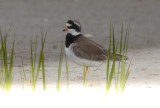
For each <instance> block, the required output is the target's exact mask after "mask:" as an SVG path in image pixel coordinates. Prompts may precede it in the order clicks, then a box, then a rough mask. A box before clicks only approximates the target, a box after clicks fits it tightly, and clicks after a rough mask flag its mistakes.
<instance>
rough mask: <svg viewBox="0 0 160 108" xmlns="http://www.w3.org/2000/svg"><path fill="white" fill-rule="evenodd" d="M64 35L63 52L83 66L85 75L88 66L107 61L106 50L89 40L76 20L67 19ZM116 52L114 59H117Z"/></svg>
mask: <svg viewBox="0 0 160 108" xmlns="http://www.w3.org/2000/svg"><path fill="white" fill-rule="evenodd" d="M63 31H66V32H67V34H66V37H65V53H66V56H67V58H68V59H70V60H71V61H73V62H74V63H76V64H78V65H81V66H85V67H86V70H85V76H86V75H87V72H88V67H97V66H99V65H101V64H102V63H104V62H106V61H107V57H108V50H107V49H105V48H104V47H103V46H101V45H100V44H98V43H96V42H95V41H93V40H91V39H90V38H88V37H86V36H85V35H83V34H82V33H81V24H80V23H79V21H77V20H68V21H67V22H66V27H65V29H63ZM119 56H120V57H122V55H119V54H116V57H115V60H119ZM110 59H111V60H113V53H110Z"/></svg>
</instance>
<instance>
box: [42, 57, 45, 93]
mask: <svg viewBox="0 0 160 108" xmlns="http://www.w3.org/2000/svg"><path fill="white" fill-rule="evenodd" d="M42 79H43V90H44V91H45V90H46V80H45V66H44V55H43V54H42Z"/></svg>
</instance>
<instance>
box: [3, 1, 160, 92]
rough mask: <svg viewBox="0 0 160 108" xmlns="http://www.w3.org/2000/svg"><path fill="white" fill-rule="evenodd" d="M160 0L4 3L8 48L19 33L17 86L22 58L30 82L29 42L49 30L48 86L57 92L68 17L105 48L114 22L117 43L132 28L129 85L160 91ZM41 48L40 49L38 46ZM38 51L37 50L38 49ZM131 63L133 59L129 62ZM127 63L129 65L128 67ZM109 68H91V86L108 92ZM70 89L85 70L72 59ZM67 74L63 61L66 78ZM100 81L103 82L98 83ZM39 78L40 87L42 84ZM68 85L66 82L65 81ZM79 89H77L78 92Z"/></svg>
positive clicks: (16, 57) (17, 43)
mask: <svg viewBox="0 0 160 108" xmlns="http://www.w3.org/2000/svg"><path fill="white" fill-rule="evenodd" d="M159 10H160V1H159V0H119V1H117V0H0V26H1V29H2V31H5V29H7V28H9V26H10V25H12V27H11V31H10V36H9V37H8V40H7V44H8V47H10V46H11V44H12V41H13V34H15V35H16V43H15V58H14V70H13V71H14V81H13V82H14V84H15V85H16V84H18V85H21V84H20V83H21V82H20V76H19V71H18V70H19V68H18V66H20V65H21V57H23V61H24V65H25V71H26V73H27V78H28V81H29V57H30V53H29V51H30V40H31V39H32V40H35V37H36V35H38V40H39V42H40V39H41V38H40V34H41V30H43V31H44V32H45V31H46V32H47V40H46V46H45V57H46V58H45V59H46V60H45V65H46V82H47V87H48V88H56V82H57V70H58V68H57V66H58V57H59V51H60V47H61V43H62V41H64V39H65V33H63V32H62V29H63V28H64V27H65V23H66V21H67V20H68V19H77V20H79V21H80V22H81V24H82V32H83V33H84V34H86V33H90V34H92V35H93V37H92V39H93V40H94V41H96V42H98V43H100V44H102V45H103V46H105V47H106V48H107V45H108V39H109V38H108V37H109V24H110V21H112V22H113V23H114V27H115V35H116V41H118V39H119V37H120V30H121V26H122V21H123V23H124V28H125V29H126V28H127V26H129V24H130V39H129V49H128V57H129V58H132V57H133V61H132V63H131V74H130V76H129V79H128V81H127V85H126V88H127V87H133V88H134V87H135V88H146V89H153V90H154V89H158V90H159V89H160V67H159V66H160V57H159V54H160V30H159V29H160V23H159V19H160V12H159ZM39 46H40V45H39ZM38 51H39V47H38ZM130 60H131V59H130ZM128 64H129V61H128ZM128 64H127V65H128ZM105 68H106V67H105V64H104V65H102V66H101V67H100V69H98V70H97V71H94V70H95V68H90V69H89V75H88V78H89V81H88V83H87V84H88V86H89V87H99V88H102V89H105ZM69 71H70V72H69V75H70V77H69V78H70V88H71V89H73V90H74V89H75V88H74V86H72V85H83V67H80V66H78V65H76V64H74V63H72V62H71V61H69ZM64 76H65V64H64V63H63V69H62V78H64ZM98 79H99V81H98ZM41 80H42V77H41V74H40V76H39V79H38V83H39V84H41ZM64 87H66V79H65V81H64ZM76 89H77V88H76Z"/></svg>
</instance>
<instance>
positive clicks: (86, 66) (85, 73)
mask: <svg viewBox="0 0 160 108" xmlns="http://www.w3.org/2000/svg"><path fill="white" fill-rule="evenodd" d="M87 72H88V66H86V72H85V76H84V77H86V75H87Z"/></svg>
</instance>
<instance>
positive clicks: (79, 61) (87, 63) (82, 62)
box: [65, 45, 102, 66]
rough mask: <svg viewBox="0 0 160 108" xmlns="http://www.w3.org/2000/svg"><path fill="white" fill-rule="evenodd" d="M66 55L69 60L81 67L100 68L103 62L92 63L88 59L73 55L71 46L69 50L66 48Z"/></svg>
mask: <svg viewBox="0 0 160 108" xmlns="http://www.w3.org/2000/svg"><path fill="white" fill-rule="evenodd" d="M65 53H66V55H67V58H68V59H70V60H71V61H73V62H74V63H76V64H78V65H81V66H99V65H101V64H102V62H97V61H90V60H87V59H82V58H79V57H77V56H76V55H75V54H74V53H73V50H72V45H70V46H69V47H68V48H66V47H65Z"/></svg>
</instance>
